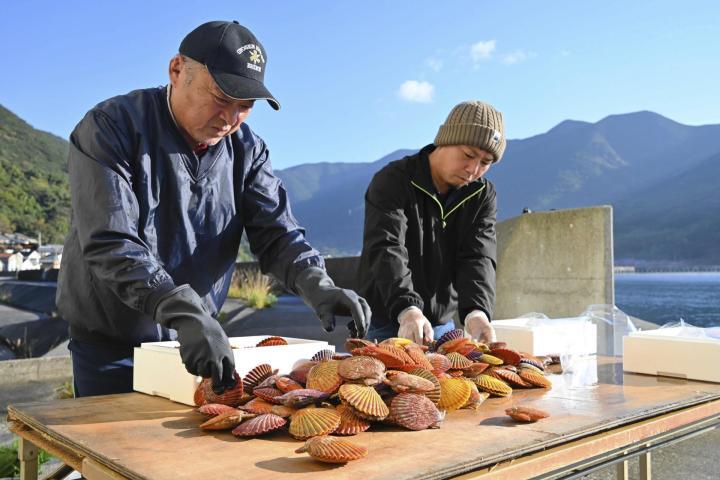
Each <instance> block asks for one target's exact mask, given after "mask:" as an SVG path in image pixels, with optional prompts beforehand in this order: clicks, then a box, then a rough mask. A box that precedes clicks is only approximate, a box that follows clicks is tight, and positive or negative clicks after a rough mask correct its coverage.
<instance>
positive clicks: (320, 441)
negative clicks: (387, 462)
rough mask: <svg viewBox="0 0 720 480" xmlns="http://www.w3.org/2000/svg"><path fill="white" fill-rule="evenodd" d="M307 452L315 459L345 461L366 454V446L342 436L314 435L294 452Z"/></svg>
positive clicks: (333, 461) (332, 461)
mask: <svg viewBox="0 0 720 480" xmlns="http://www.w3.org/2000/svg"><path fill="white" fill-rule="evenodd" d="M304 452H307V453H308V454H310V456H311V457H312V458H314V459H315V460H319V461H321V462H326V463H346V462H349V461H351V460H357V459H359V458H362V457H364V456H366V455H367V453H368V451H367V448H365V447H361V446H359V445H355V444H354V443H352V442H349V441H347V440H345V439H343V438H335V437H327V436H324V437H315V438H311V439H310V440H308V441H307V442H305V445H303V446H302V447H300V448H298V449H297V450H295V453H304Z"/></svg>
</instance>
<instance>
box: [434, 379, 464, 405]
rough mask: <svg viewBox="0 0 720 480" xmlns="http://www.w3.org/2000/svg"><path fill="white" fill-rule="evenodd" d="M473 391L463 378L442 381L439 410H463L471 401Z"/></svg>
mask: <svg viewBox="0 0 720 480" xmlns="http://www.w3.org/2000/svg"><path fill="white" fill-rule="evenodd" d="M471 393H472V389H471V388H470V385H468V384H467V382H466V381H465V380H464V379H462V378H441V379H440V402H439V403H438V408H440V409H442V410H457V409H459V408H462V407H463V406H464V405H465V404H466V403H467V402H468V400H469V399H470V394H471Z"/></svg>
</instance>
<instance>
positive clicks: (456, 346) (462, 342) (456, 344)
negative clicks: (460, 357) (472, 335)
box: [437, 337, 475, 355]
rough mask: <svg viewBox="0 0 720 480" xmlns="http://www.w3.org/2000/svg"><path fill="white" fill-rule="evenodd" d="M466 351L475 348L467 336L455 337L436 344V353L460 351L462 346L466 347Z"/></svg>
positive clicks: (444, 353) (445, 353)
mask: <svg viewBox="0 0 720 480" xmlns="http://www.w3.org/2000/svg"><path fill="white" fill-rule="evenodd" d="M468 346H469V349H467V350H466V351H467V352H469V351H472V350H474V349H475V345H473V344H472V343H471V341H470V339H469V338H466V337H461V338H455V339H453V340H448V341H447V342H445V343H443V344H442V345H440V346H438V348H437V353H442V354H443V355H447V354H448V353H451V352H460V350H461V349H463V348H464V347H468Z"/></svg>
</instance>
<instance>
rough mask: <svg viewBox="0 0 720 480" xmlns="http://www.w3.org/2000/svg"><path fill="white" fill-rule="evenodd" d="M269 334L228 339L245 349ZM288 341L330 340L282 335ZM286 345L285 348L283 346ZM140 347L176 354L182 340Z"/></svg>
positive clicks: (318, 342)
mask: <svg viewBox="0 0 720 480" xmlns="http://www.w3.org/2000/svg"><path fill="white" fill-rule="evenodd" d="M268 337H269V335H256V336H251V337H230V338H228V340H229V341H230V346H231V347H232V348H236V349H243V348H254V347H255V345H257V343H258V342H259V341H260V340H264V339H266V338H268ZM282 338H284V339H285V340H286V341H287V342H288V345H308V344H320V345H328V342H325V341H323V340H308V339H305V338H293V337H282ZM283 347H284V348H283ZM140 348H145V349H149V350H154V351H158V352H162V353H166V354H172V355H175V354H176V351H177V350H178V349H179V348H180V342H177V341H169V342H145V343H141V344H140ZM262 348H263V351H266V352H267V351H272V349H278V348H281V349H283V350H287V345H275V346H267V347H262Z"/></svg>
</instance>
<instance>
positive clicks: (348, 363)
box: [337, 355, 385, 385]
mask: <svg viewBox="0 0 720 480" xmlns="http://www.w3.org/2000/svg"><path fill="white" fill-rule="evenodd" d="M384 372H385V364H384V363H382V362H381V361H380V360H378V359H377V358H374V357H368V356H365V355H358V356H353V357H350V358H346V359H344V360H341V361H340V364H339V365H338V369H337V373H338V375H340V376H341V377H342V378H344V379H345V380H351V381H358V380H365V379H368V380H370V382H369V383H368V382H365V383H366V384H368V385H371V384H373V383H378V382H379V381H380V379H381V378H382V374H383V373H384Z"/></svg>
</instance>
